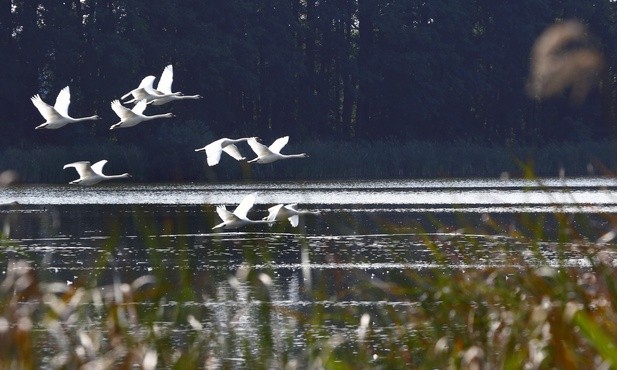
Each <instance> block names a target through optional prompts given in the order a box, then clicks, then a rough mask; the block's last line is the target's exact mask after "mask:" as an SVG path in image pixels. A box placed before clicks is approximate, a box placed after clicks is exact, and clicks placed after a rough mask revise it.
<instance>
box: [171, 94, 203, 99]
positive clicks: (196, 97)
mask: <svg viewBox="0 0 617 370" xmlns="http://www.w3.org/2000/svg"><path fill="white" fill-rule="evenodd" d="M176 99H178V100H181V99H203V96H201V95H178V96H176Z"/></svg>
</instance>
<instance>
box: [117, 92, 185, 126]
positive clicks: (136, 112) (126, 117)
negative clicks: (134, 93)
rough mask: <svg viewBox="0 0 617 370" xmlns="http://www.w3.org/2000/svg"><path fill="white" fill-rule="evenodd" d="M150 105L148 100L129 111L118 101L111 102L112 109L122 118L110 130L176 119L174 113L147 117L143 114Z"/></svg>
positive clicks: (142, 101) (140, 102)
mask: <svg viewBox="0 0 617 370" xmlns="http://www.w3.org/2000/svg"><path fill="white" fill-rule="evenodd" d="M147 105H148V103H147V102H146V100H140V101H139V102H138V103H137V104H135V106H134V107H133V109H128V108H127V107H125V106H123V105H122V104H121V103H120V101H119V100H118V99H116V100H114V101H112V102H111V109H113V110H114V112H116V114H117V115H118V117H120V122H118V123H116V124H114V125H111V127H110V128H109V129H110V130H113V129H116V128H125V127H132V126H135V125H137V124H139V123H141V122H144V121H151V120H153V119H157V118H172V117H175V116H174V115H173V113H163V114H155V115H152V116H145V115H144V114H143V112H144V110H145V109H146V106H147Z"/></svg>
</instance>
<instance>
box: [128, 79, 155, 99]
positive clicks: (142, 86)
mask: <svg viewBox="0 0 617 370" xmlns="http://www.w3.org/2000/svg"><path fill="white" fill-rule="evenodd" d="M155 79H156V77H154V76H146V77H144V78H143V79H142V80H141V82H140V83H139V86H137V88H136V89H133V90H131V91H129V92H127V93H126V94H124V95H122V97H120V99H122V100H124V99H126V98H128V97H129V96H131V95H133V98H135V101H138V100H141V99H144V98H145V96H146V95H147V92H148V90H150V91H152V90H153V87H152V84H154V80H155ZM131 102H132V101H131Z"/></svg>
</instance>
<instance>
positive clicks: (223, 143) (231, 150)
mask: <svg viewBox="0 0 617 370" xmlns="http://www.w3.org/2000/svg"><path fill="white" fill-rule="evenodd" d="M248 139H249V138H248V137H243V138H240V139H228V138H226V137H224V138H222V139H218V140H216V141H213V142H211V143H210V144H208V145H206V146H204V147H203V148H199V149H195V151H196V152H199V151H201V150H204V151H205V152H206V156H207V159H208V166H215V165H217V164H218V163H219V161H220V160H221V153H222V152H225V153H227V154H229V155H230V156H231V157H232V158H234V159H235V160H238V161H243V160H245V159H246V158H245V157H243V156H242V154H240V151H239V150H238V147H237V146H236V145H235V144H237V143H240V142H242V141H247V140H248Z"/></svg>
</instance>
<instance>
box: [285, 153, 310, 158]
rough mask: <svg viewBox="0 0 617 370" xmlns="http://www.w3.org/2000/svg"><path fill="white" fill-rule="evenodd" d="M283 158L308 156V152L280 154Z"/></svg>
mask: <svg viewBox="0 0 617 370" xmlns="http://www.w3.org/2000/svg"><path fill="white" fill-rule="evenodd" d="M279 155H280V156H281V158H283V159H291V158H306V157H307V155H306V153H300V154H280V153H279Z"/></svg>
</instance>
